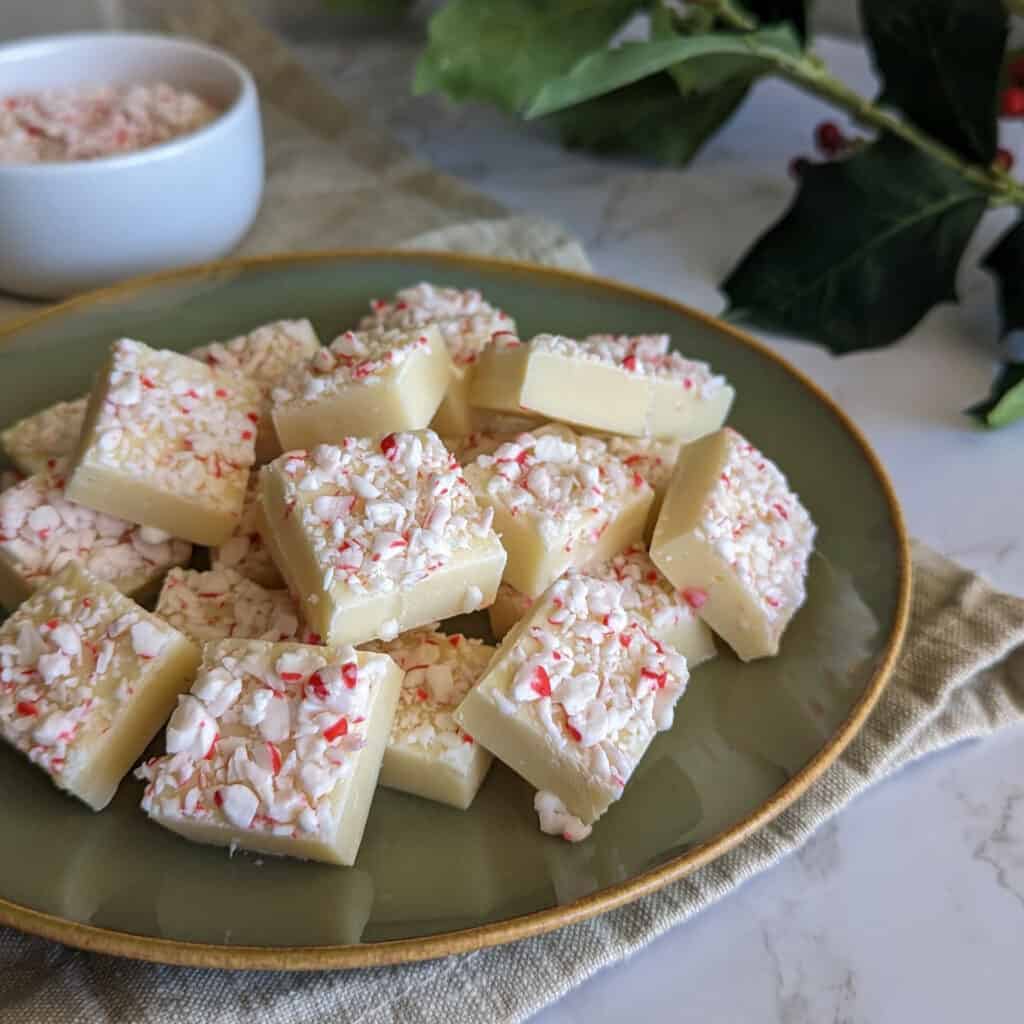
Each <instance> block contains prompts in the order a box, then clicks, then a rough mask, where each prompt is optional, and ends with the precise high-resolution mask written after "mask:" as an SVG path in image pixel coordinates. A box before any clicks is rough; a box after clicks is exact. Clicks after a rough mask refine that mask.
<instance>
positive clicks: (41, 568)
mask: <svg viewBox="0 0 1024 1024" xmlns="http://www.w3.org/2000/svg"><path fill="white" fill-rule="evenodd" d="M64 485H65V481H64V476H63V475H62V474H61V473H59V472H45V473H37V474H36V475H35V476H30V477H29V478H28V479H27V480H23V481H22V482H21V483H20V484H16V485H15V486H14V487H11V488H9V489H7V490H5V491H3V492H2V493H0V604H3V605H4V607H5V608H8V609H14V608H16V607H17V606H18V605H19V604H21V602H22V601H24V600H25V599H26V598H27V597H28V596H29V594H31V593H32V591H33V590H35V589H36V588H37V587H39V586H41V585H42V584H43V583H45V582H46V581H47V580H49V579H50V578H51V577H52V576H54V575H56V574H57V573H58V572H60V571H61V569H63V568H64V567H65V566H66V565H67V564H68V563H69V562H72V561H76V562H78V563H79V564H81V565H82V566H83V567H84V568H85V569H87V570H88V571H89V572H90V573H91V574H92V575H93V576H95V577H96V578H97V579H100V580H106V581H107V582H108V583H112V584H113V585H114V586H115V587H117V589H118V590H120V591H121V593H122V594H129V595H138V594H140V593H143V592H145V591H147V590H148V589H149V588H150V587H151V586H153V585H154V584H156V583H158V581H159V580H160V577H161V576H163V574H164V573H165V572H166V571H167V569H169V568H170V567H171V566H173V565H184V564H185V562H187V561H188V560H189V558H190V557H191V556H192V545H191V544H189V543H188V541H184V540H176V539H175V538H173V537H169V536H168V535H167V534H166V533H163V532H161V531H160V530H154V529H152V527H148V526H136V525H135V524H134V523H129V522H126V521H125V520H123V519H117V518H116V517H114V516H109V515H107V514H106V513H104V512H96V511H94V510H93V509H91V508H86V507H85V506H84V505H78V504H76V503H75V502H73V501H68V499H67V498H66V497H65V494H64V490H65V486H64Z"/></svg>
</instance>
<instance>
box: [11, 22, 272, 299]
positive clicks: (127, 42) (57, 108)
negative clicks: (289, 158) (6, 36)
mask: <svg viewBox="0 0 1024 1024" xmlns="http://www.w3.org/2000/svg"><path fill="white" fill-rule="evenodd" d="M263 177H264V171H263V136H262V126H261V121H260V113H259V101H258V97H257V93H256V86H255V84H254V82H253V79H252V76H251V75H250V74H249V72H248V71H247V70H246V69H245V68H244V67H243V66H242V65H241V64H239V63H238V61H236V60H234V59H233V58H232V57H229V56H228V55H227V54H225V53H222V52H221V51H219V50H216V49H214V48H213V47H210V46H206V45H203V44H201V43H196V42H192V41H190V40H186V39H176V38H172V37H165V36H159V35H147V34H142V33H132V32H109V33H76V34H68V35H60V36H48V37H42V38H35V39H27V40H22V41H17V42H13V43H8V44H5V45H3V46H0V238H2V239H3V241H4V244H3V246H0V290H5V291H10V292H13V293H15V294H20V295H26V296H31V297H36V298H63V297H65V296H67V295H70V294H73V293H75V292H79V291H83V290H87V289H89V288H95V287H100V286H102V285H105V284H110V283H112V282H114V281H117V280H121V279H123V278H125V277H130V276H133V275H136V274H142V273H149V272H153V271H158V270H165V269H169V268H172V267H178V266H184V265H186V264H189V263H197V262H203V261H207V260H210V259H216V258H218V257H220V256H224V255H226V254H227V253H228V252H229V251H230V250H231V249H232V248H233V247H234V246H235V245H236V244H237V242H238V241H239V240H240V239H241V237H242V235H244V234H245V232H246V231H247V230H248V228H249V226H250V224H251V223H252V221H253V219H254V218H255V216H256V213H257V212H258V210H259V204H260V200H261V198H262V193H263ZM197 182H201V183H202V187H201V188H197V187H196V183H197ZM68 224H72V225H74V227H75V230H74V231H67V230H64V229H63V227H62V226H66V225H68Z"/></svg>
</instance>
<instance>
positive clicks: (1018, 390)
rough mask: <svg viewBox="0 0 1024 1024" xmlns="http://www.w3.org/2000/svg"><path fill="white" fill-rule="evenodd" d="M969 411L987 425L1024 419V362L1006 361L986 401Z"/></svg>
mask: <svg viewBox="0 0 1024 1024" xmlns="http://www.w3.org/2000/svg"><path fill="white" fill-rule="evenodd" d="M967 412H968V413H969V414H970V415H971V416H973V417H974V418H975V419H976V420H978V421H979V422H980V423H983V424H984V425H985V426H986V427H1005V426H1006V425H1007V424H1008V423H1012V422H1013V421H1014V420H1019V419H1024V363H1006V364H1005V365H1004V366H1003V368H1002V370H1001V371H1000V372H999V376H998V377H996V379H995V382H994V383H993V385H992V393H991V394H990V395H989V396H988V398H986V399H985V400H984V401H981V402H979V403H978V404H977V405H972V406H971V408H970V409H968V410H967Z"/></svg>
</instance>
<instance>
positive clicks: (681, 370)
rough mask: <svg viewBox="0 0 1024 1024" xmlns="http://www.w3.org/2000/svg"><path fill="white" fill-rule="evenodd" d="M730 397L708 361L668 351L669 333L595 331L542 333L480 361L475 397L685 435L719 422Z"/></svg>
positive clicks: (649, 432)
mask: <svg viewBox="0 0 1024 1024" xmlns="http://www.w3.org/2000/svg"><path fill="white" fill-rule="evenodd" d="M499 341H500V339H499ZM496 347H498V348H500V347H501V346H500V344H496ZM568 381H571V387H567V386H566V384H567V382H568ZM495 395H498V396H500V397H499V398H498V399H497V401H495V400H494V396H495ZM733 397H734V392H733V389H732V388H731V387H729V385H728V384H727V383H726V381H725V379H724V378H723V377H720V376H717V375H715V374H713V373H712V371H711V369H710V367H709V366H708V365H707V364H706V363H700V362H696V361H694V360H690V359H686V358H684V357H683V356H681V355H680V354H679V353H678V352H672V351H670V350H669V337H668V335H666V334H658V335H636V336H627V335H608V334H595V335H591V336H589V337H587V338H584V339H582V340H581V341H577V340H575V339H573V338H565V337H562V336H561V335H554V334H540V335H537V337H535V338H534V339H533V340H532V341H531V342H530V343H529V345H526V346H512V345H509V346H507V348H506V352H505V353H504V356H503V357H502V358H498V359H495V360H494V361H493V362H489V363H488V364H487V366H483V365H481V368H480V370H479V371H478V373H477V385H476V390H475V391H474V401H475V402H476V403H477V404H478V405H484V406H487V407H489V408H499V409H505V410H511V409H512V408H513V407H514V408H518V409H524V410H527V411H528V412H532V413H534V414H538V415H542V416H549V417H551V418H552V419H557V420H562V421H565V422H568V423H572V424H575V425H577V426H581V427H587V428H590V429H593V430H606V431H610V432H612V433H616V434H626V435H631V436H635V437H641V436H650V437H675V438H678V439H680V440H683V441H687V440H692V439H694V438H697V437H701V436H702V435H704V434H707V433H709V432H710V431H712V430H717V429H718V428H719V427H720V426H721V425H722V423H724V422H725V418H726V416H727V415H728V413H729V408H730V407H731V405H732V400H733Z"/></svg>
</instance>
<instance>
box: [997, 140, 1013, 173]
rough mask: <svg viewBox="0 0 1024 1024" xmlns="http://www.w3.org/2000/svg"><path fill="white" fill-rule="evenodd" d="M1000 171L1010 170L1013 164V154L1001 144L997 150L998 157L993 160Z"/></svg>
mask: <svg viewBox="0 0 1024 1024" xmlns="http://www.w3.org/2000/svg"><path fill="white" fill-rule="evenodd" d="M992 163H993V164H994V165H995V166H996V168H997V169H998V170H1000V171H1008V170H1009V169H1010V168H1011V167H1012V166H1013V154H1012V153H1011V152H1010V151H1009V150H1008V149H1003V147H1002V146H1000V147H999V148H998V149H997V150H996V158H995V160H993V161H992Z"/></svg>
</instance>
